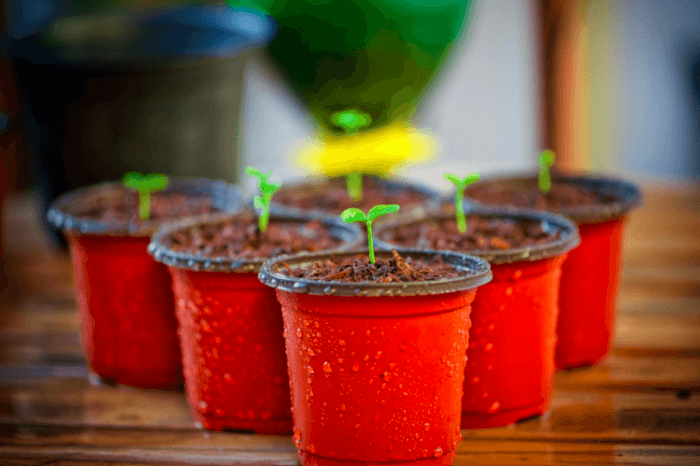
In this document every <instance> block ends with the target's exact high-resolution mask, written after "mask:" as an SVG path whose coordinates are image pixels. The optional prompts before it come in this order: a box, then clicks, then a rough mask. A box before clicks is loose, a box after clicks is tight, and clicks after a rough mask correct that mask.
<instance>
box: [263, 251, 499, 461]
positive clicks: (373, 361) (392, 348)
mask: <svg viewBox="0 0 700 466" xmlns="http://www.w3.org/2000/svg"><path fill="white" fill-rule="evenodd" d="M355 254H356V253H355ZM387 254H388V253H384V252H379V253H378V257H382V256H386V255H387ZM402 254H404V255H408V256H413V257H420V256H422V257H429V256H434V255H435V254H425V253H423V252H416V251H413V252H404V253H402ZM437 254H441V255H442V257H443V258H444V260H445V261H446V262H449V263H452V264H454V265H455V266H457V267H459V268H461V269H463V270H465V276H463V277H460V278H458V279H451V280H441V281H438V282H432V283H430V282H427V283H411V284H402V283H391V284H380V283H360V284H354V283H339V282H319V281H316V282H314V281H306V280H300V279H290V278H288V277H287V276H285V275H284V273H283V272H281V271H280V265H281V262H280V261H284V263H285V264H288V265H290V266H295V265H297V264H299V263H303V262H310V261H313V260H320V259H323V258H324V256H322V255H315V256H313V257H308V258H303V257H302V258H299V257H285V258H280V259H278V260H273V261H270V262H268V263H266V264H265V265H264V266H263V269H262V271H261V273H260V279H261V281H263V283H265V284H267V285H268V286H272V287H276V288H277V297H278V299H279V301H280V304H281V305H282V316H283V318H284V328H285V341H286V346H287V356H288V363H289V373H290V376H291V381H292V383H291V387H292V406H293V408H294V437H293V439H294V442H295V444H296V445H297V447H298V448H299V454H300V457H301V460H302V464H303V465H317V466H330V465H332V466H341V465H345V466H349V465H360V464H363V465H365V464H384V463H401V464H405V465H418V464H420V465H438V464H440V465H443V464H445V465H447V464H452V461H453V460H454V457H455V448H456V446H457V443H458V442H459V441H460V440H461V438H462V437H461V433H460V429H459V422H460V410H461V399H462V382H463V377H464V364H465V357H464V355H465V352H466V349H467V345H468V331H469V327H470V321H469V313H470V304H471V302H472V301H473V299H474V295H475V292H476V287H477V286H479V285H482V284H484V283H486V282H487V281H488V280H489V279H490V271H489V268H488V264H487V263H486V262H484V261H480V260H479V259H476V258H473V257H470V256H466V255H462V254H454V253H437ZM346 255H352V254H346ZM338 256H340V255H338ZM325 257H327V256H325ZM336 257H337V256H336ZM427 293H433V294H427Z"/></svg>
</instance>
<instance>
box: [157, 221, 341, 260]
mask: <svg viewBox="0 0 700 466" xmlns="http://www.w3.org/2000/svg"><path fill="white" fill-rule="evenodd" d="M163 242H164V244H165V245H166V246H169V247H170V248H171V249H173V250H174V251H177V252H183V253H187V254H192V255H199V256H203V257H212V258H214V257H231V258H241V259H258V258H264V259H267V258H272V257H275V256H278V255H281V254H293V253H297V252H303V251H321V250H326V249H333V248H336V247H338V246H340V244H341V243H342V242H343V241H342V240H340V239H338V238H335V237H334V236H332V235H331V233H330V230H329V228H328V227H327V226H325V225H324V224H323V223H322V222H321V221H320V220H312V221H307V222H303V221H298V222H295V221H292V220H276V219H274V218H271V219H270V223H269V224H268V226H267V231H265V233H261V232H260V230H259V229H258V217H257V216H256V215H255V214H253V213H252V212H244V213H242V214H239V215H238V216H236V217H235V218H234V219H232V220H227V221H223V222H219V223H213V224H205V225H197V226H194V227H191V228H188V229H185V230H178V231H176V232H173V233H172V234H170V235H169V236H167V237H166V238H164V240H163Z"/></svg>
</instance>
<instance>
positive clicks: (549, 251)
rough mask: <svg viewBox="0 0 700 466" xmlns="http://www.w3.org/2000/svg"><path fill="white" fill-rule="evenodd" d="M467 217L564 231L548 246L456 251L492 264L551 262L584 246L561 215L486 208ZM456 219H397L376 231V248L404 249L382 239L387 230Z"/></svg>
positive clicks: (572, 225) (433, 216)
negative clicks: (527, 222)
mask: <svg viewBox="0 0 700 466" xmlns="http://www.w3.org/2000/svg"><path fill="white" fill-rule="evenodd" d="M465 215H467V217H468V216H469V215H479V216H484V217H505V218H511V219H512V218H515V219H516V220H517V219H527V220H540V221H541V222H543V223H546V226H545V228H544V229H545V231H551V230H552V229H554V228H556V229H557V230H558V231H559V232H562V234H561V236H562V237H561V238H557V239H555V240H554V241H551V242H549V243H547V244H538V245H535V246H524V247H519V248H510V249H503V250H495V251H490V250H486V251H483V250H474V251H455V252H460V253H462V254H471V255H474V256H477V257H480V258H482V259H484V260H486V261H488V262H490V263H492V264H510V263H513V262H520V261H538V260H541V259H548V258H551V257H556V256H560V255H562V254H566V253H567V252H569V251H571V250H572V249H574V248H575V247H576V246H578V245H579V244H580V243H581V237H580V236H579V232H578V227H577V226H576V224H575V223H574V222H572V221H571V220H569V219H567V218H565V217H562V216H561V215H555V214H551V213H548V212H544V211H539V210H528V209H518V210H513V209H496V208H486V207H480V206H479V207H473V208H471V209H470V210H469V211H468V212H465ZM454 218H455V216H454V214H448V213H444V212H443V213H432V214H429V215H421V216H414V217H409V218H404V219H401V220H393V221H391V222H387V223H385V224H380V225H377V228H376V229H375V230H376V231H375V245H377V246H378V247H380V248H382V249H391V248H395V249H397V250H399V248H403V246H400V245H396V244H394V243H391V242H389V241H385V240H383V239H381V238H380V237H381V234H382V233H384V232H385V231H387V230H391V229H394V228H399V227H402V226H407V225H412V224H415V223H421V222H425V221H430V220H453V219H454ZM425 250H426V251H434V250H433V249H425Z"/></svg>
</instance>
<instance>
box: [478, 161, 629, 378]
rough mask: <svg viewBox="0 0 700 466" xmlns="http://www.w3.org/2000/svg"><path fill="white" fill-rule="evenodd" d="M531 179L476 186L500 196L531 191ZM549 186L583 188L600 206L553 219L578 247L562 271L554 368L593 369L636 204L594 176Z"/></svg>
mask: <svg viewBox="0 0 700 466" xmlns="http://www.w3.org/2000/svg"><path fill="white" fill-rule="evenodd" d="M535 180H536V178H534V177H527V176H521V177H502V178H494V179H492V180H484V181H482V182H479V183H475V184H474V185H471V186H470V187H469V188H467V190H466V193H465V194H466V197H467V198H469V189H478V188H479V186H483V185H488V186H494V187H497V188H498V189H502V190H504V191H515V192H518V191H523V190H527V189H537V188H536V186H537V183H536V181H535ZM553 181H555V182H561V183H565V184H568V185H571V186H576V187H581V188H585V189H587V190H589V191H591V192H593V193H595V194H597V195H599V196H600V197H601V198H604V199H610V200H606V201H604V202H600V203H598V204H595V205H586V206H581V207H567V208H561V209H558V210H557V211H556V213H558V214H561V215H563V216H565V217H568V218H570V219H571V220H572V221H574V223H576V224H577V225H578V228H579V231H580V236H581V244H580V246H579V247H577V248H576V249H574V250H572V251H571V252H570V253H569V256H568V258H567V259H566V261H565V262H564V265H563V266H562V277H561V289H560V293H559V309H560V311H559V321H558V324H557V344H556V352H555V365H556V368H557V369H559V370H563V369H574V368H578V367H586V366H593V365H595V364H598V363H599V362H601V361H602V360H603V359H605V357H606V356H607V355H608V353H609V351H610V345H611V342H612V335H613V326H614V322H615V314H616V297H617V289H618V282H619V277H620V257H621V248H622V234H623V228H624V224H625V220H626V218H627V214H628V213H629V211H630V210H631V209H632V208H634V207H635V206H637V205H638V204H639V203H640V202H641V193H640V191H639V188H637V186H635V185H634V184H632V183H629V182H626V181H623V180H620V179H614V178H603V177H594V176H563V175H557V176H555V177H554V178H553Z"/></svg>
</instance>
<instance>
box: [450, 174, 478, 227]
mask: <svg viewBox="0 0 700 466" xmlns="http://www.w3.org/2000/svg"><path fill="white" fill-rule="evenodd" d="M445 179H446V180H447V181H451V182H452V184H454V185H455V188H456V189H455V215H456V216H457V228H459V231H460V232H462V233H464V232H466V231H467V217H466V216H465V215H464V190H465V189H466V187H467V186H469V185H470V184H472V183H474V182H476V181H479V174H478V173H472V174H470V175H467V176H465V177H464V178H460V177H458V176H457V175H453V174H452V173H445Z"/></svg>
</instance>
